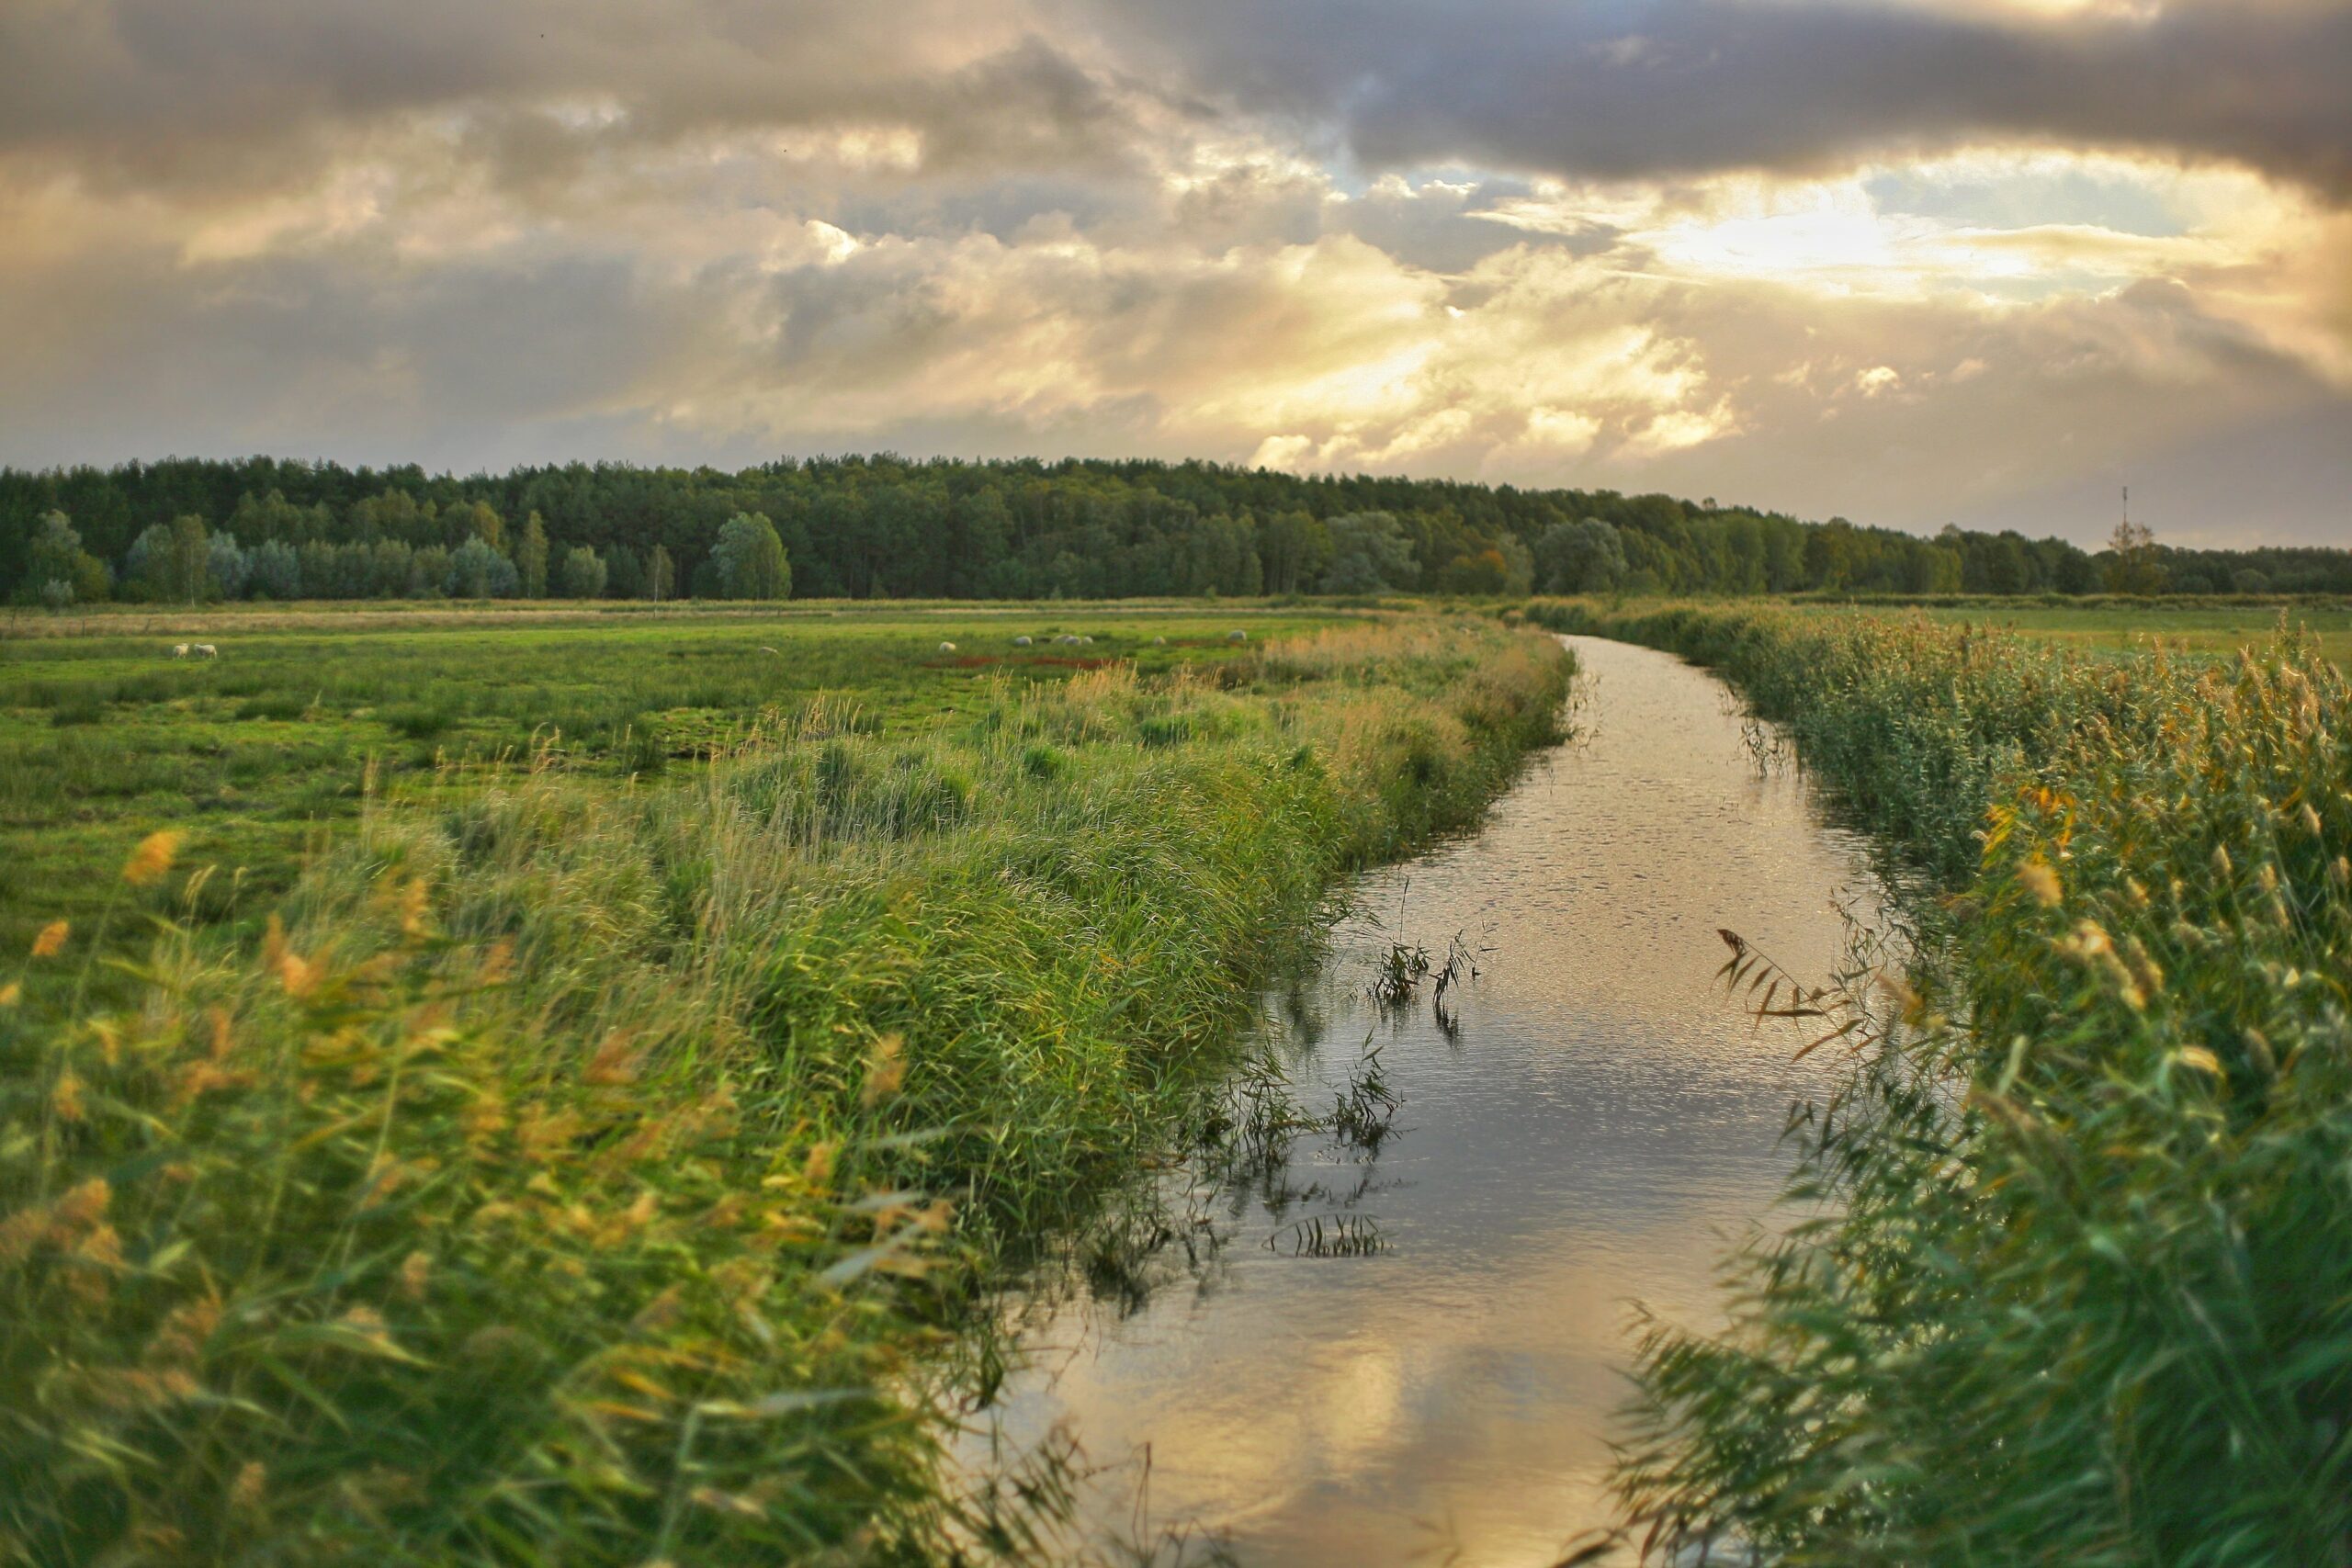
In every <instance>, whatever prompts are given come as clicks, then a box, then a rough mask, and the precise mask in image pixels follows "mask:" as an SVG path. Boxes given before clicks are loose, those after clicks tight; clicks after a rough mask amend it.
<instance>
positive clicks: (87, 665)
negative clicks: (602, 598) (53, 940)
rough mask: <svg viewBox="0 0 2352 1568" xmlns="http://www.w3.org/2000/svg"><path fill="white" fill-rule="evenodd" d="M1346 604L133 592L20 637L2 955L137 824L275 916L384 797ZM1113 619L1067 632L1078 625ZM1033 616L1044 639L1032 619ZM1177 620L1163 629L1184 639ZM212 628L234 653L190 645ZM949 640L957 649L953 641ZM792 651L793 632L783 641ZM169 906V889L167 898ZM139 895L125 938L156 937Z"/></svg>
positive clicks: (232, 910)
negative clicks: (341, 598) (1214, 607)
mask: <svg viewBox="0 0 2352 1568" xmlns="http://www.w3.org/2000/svg"><path fill="white" fill-rule="evenodd" d="M1333 618H1334V617H1333V616H1332V615H1330V614H1329V613H1324V614H1297V613H1283V612H1275V613H1266V612H1262V611H1250V610H1237V611H1224V612H1213V613H1204V611H1203V610H1202V609H1201V608H1200V607H1199V606H1198V605H1192V606H1188V607H1185V608H1183V609H1182V610H1174V609H1165V608H1153V607H1149V606H1122V607H1119V608H1116V609H1093V608H1089V609H1082V610H1069V609H1066V608H1064V607H1062V606H1058V605H1055V606H1045V605H1036V606H1002V607H999V606H986V607H982V606H974V605H969V604H966V605H958V606H951V607H943V608H939V609H922V608H916V609H911V610H910V609H906V608H902V607H898V606H893V607H892V609H890V610H889V611H888V612H882V613H865V612H856V611H852V612H842V611H840V610H831V611H823V610H820V611H817V612H814V613H809V612H804V611H795V612H794V613H791V614H786V615H779V614H776V613H774V612H770V613H765V614H745V613H742V612H740V611H738V612H733V613H728V612H719V611H713V610H708V609H700V610H695V611H688V612H684V613H680V612H675V611H672V612H665V613H662V614H659V615H656V614H650V613H640V614H627V615H595V614H593V613H591V614H586V615H583V614H582V613H580V612H577V611H566V610H563V609H561V608H560V607H557V608H554V609H552V610H542V611H536V612H535V611H528V610H525V611H511V610H482V611H470V612H469V611H467V610H463V609H453V608H449V607H446V606H445V607H442V608H440V609H439V610H437V611H435V612H424V611H415V610H395V611H393V612H391V613H389V614H388V613H384V612H382V611H380V610H379V609H376V608H373V607H370V606H365V605H355V606H351V607H348V608H338V607H333V606H314V607H302V606H293V607H288V608H285V609H278V610H272V609H269V608H268V607H255V608H239V609H234V610H227V611H223V610H220V609H217V608H216V609H208V610H202V611H195V612H178V613H173V612H163V613H147V612H118V613H115V614H111V615H96V616H91V617H88V618H86V620H78V619H75V618H66V619H64V621H63V622H62V625H63V626H78V627H80V628H81V635H73V634H72V633H71V632H68V633H66V635H55V634H56V633H57V632H58V630H59V629H60V624H61V623H60V622H56V621H49V620H46V619H44V618H42V617H29V616H28V617H26V618H25V619H24V620H23V621H21V622H19V623H17V626H18V628H19V629H29V630H37V631H38V633H39V634H40V635H32V636H17V637H6V638H0V757H5V758H6V765H5V766H0V863H5V864H6V866H7V868H8V871H7V874H6V876H5V877H0V952H6V953H21V952H22V951H24V948H25V945H26V944H27V943H28V942H30V940H31V938H32V935H33V933H34V932H35V931H37V930H38V929H39V928H40V926H41V925H42V924H43V923H45V922H47V921H49V920H51V919H58V918H61V917H62V918H65V919H71V920H72V921H73V922H74V926H75V928H76V929H77V930H80V931H87V930H89V929H91V926H92V924H93V923H94V922H95V921H96V919H98V918H99V917H100V915H101V912H102V911H103V910H104V908H106V906H107V901H108V900H109V899H112V898H114V897H117V896H118V894H117V890H118V889H119V887H120V883H119V881H118V880H117V878H116V877H115V875H114V872H115V869H116V866H117V864H118V863H119V861H120V859H121V857H122V855H123V853H124V852H125V849H126V848H127V847H128V846H129V845H130V844H131V843H133V842H135V841H136V840H138V839H139V838H140V836H141V835H142V834H144V833H147V832H150V831H152V830H153V829H158V828H172V829H179V830H181V831H184V832H185V833H187V842H186V844H185V846H184V847H183V851H182V859H183V863H193V864H198V865H202V864H210V865H215V866H218V867H219V871H218V873H217V874H215V875H214V876H212V877H211V878H209V880H208V881H206V882H205V883H203V884H202V885H201V887H200V889H199V892H198V897H197V900H196V905H195V908H193V909H188V910H185V911H174V912H175V913H187V914H192V915H194V916H195V917H196V918H197V919H199V920H200V921H218V920H221V919H243V918H249V917H257V916H258V915H259V914H260V913H262V912H265V911H266V908H268V906H269V903H270V902H271V901H272V900H273V898H274V897H275V895H277V894H278V893H281V892H283V891H284V890H285V888H286V887H288V886H290V885H291V883H292V881H293V878H294V876H295V874H296V873H297V872H298V871H299V870H300V865H301V863H302V861H303V858H304V852H305V847H306V845H307V844H308V843H309V842H310V841H311V840H313V839H314V838H315V837H316V836H317V835H319V834H320V833H322V831H323V830H325V829H330V828H332V827H333V826H334V825H335V824H337V823H340V822H345V821H347V820H349V819H350V818H353V817H355V816H356V813H357V812H358V809H359V807H360V803H361V800H362V797H363V792H364V790H365V789H366V787H367V779H368V771H369V769H370V767H371V766H372V767H373V769H374V771H375V787H376V789H377V790H378V792H379V795H381V796H382V797H385V798H389V799H394V800H404V799H416V798H422V797H426V796H430V795H434V794H435V793H447V792H453V791H455V792H462V791H465V790H467V789H469V788H470V787H472V784H474V782H475V781H477V780H479V779H480V778H481V777H482V776H484V775H485V773H486V772H487V771H488V770H490V769H491V768H492V767H495V766H498V765H501V763H502V762H503V763H504V764H505V765H510V766H511V765H516V764H521V763H526V762H528V761H530V760H531V759H532V758H533V757H534V756H544V757H545V758H547V759H548V760H549V761H552V762H553V763H554V764H555V765H557V766H560V767H561V768H563V769H565V770H567V771H569V772H572V773H584V774H587V775H590V776H601V777H607V778H611V779H614V780H619V779H622V778H625V777H627V776H628V775H630V774H638V775H650V774H653V773H660V772H662V771H663V770H664V769H668V768H672V767H674V766H675V765H676V763H677V760H678V759H679V758H682V757H691V756H693V755H695V754H696V753H698V752H702V751H707V750H708V749H709V748H710V747H711V746H713V745H714V744H724V743H725V742H727V741H728V740H729V739H734V738H738V737H741V736H742V735H744V734H745V733H746V732H747V731H748V730H749V728H750V727H751V726H752V724H753V723H754V722H755V721H757V720H758V719H759V718H760V717H761V716H762V715H763V713H778V714H781V715H782V716H786V717H789V716H790V715H791V714H792V713H793V712H794V711H795V710H796V709H797V708H798V707H800V706H802V705H806V704H807V703H808V702H809V701H810V700H811V699H812V698H815V697H818V696H820V694H823V695H829V696H832V697H838V698H841V699H842V700H844V701H846V702H847V703H849V704H851V705H854V706H855V707H856V708H857V710H858V711H859V714H860V718H859V723H860V725H861V727H869V726H870V727H872V728H874V729H876V731H878V732H883V733H890V732H896V731H899V730H910V729H913V728H919V727H923V726H926V725H928V724H929V723H930V722H931V721H933V720H935V719H937V718H939V717H941V716H945V715H953V714H955V713H957V712H959V711H963V710H965V709H967V708H968V707H970V706H971V705H974V704H976V703H977V702H978V701H981V700H983V699H984V695H985V690H986V687H987V686H988V684H989V682H991V681H993V680H995V679H997V678H998V677H1000V676H1003V675H1012V676H1014V677H1017V678H1020V679H1023V680H1056V679H1059V678H1061V677H1064V676H1067V675H1069V673H1071V672H1073V671H1077V670H1080V669H1083V668H1085V667H1087V666H1088V665H1090V664H1093V663H1097V662H1100V661H1103V660H1126V659H1133V660H1135V661H1136V664H1137V666H1138V668H1139V669H1140V670H1141V671H1144V672H1146V673H1149V672H1153V671H1160V670H1164V669H1166V668H1168V667H1170V666H1172V665H1174V664H1177V663H1180V662H1187V661H1193V660H1217V659H1224V658H1227V657H1229V656H1230V655H1231V653H1232V651H1233V649H1232V646H1231V645H1230V644H1229V643H1228V642H1227V635H1228V634H1229V633H1230V632H1232V631H1234V630H1237V629H1241V628H1245V627H1246V628H1247V629H1248V631H1249V634H1250V637H1251V639H1253V640H1258V639H1262V638H1264V637H1270V636H1278V635H1280V634H1282V633H1283V632H1286V631H1294V630H1297V629H1299V628H1301V627H1304V626H1313V625H1317V624H1323V623H1327V622H1329V620H1331V619H1333ZM1065 631H1067V632H1069V633H1071V634H1074V635H1083V636H1089V637H1093V638H1094V639H1095V640H1094V641H1093V642H1092V643H1091V644H1090V645H1086V646H1083V647H1076V648H1072V647H1056V646H1054V645H1053V643H1052V641H1051V639H1052V637H1054V636H1055V635H1057V634H1058V633H1062V632H1065ZM1024 634H1025V635H1028V636H1031V637H1034V638H1035V646H1033V647H1030V648H1027V649H1021V648H1015V647H1014V646H1013V645H1012V638H1013V637H1016V636H1019V635H1024ZM1156 637H1165V638H1167V639H1168V640H1167V645H1166V646H1164V647H1160V646H1155V645H1154V641H1153V639H1154V638H1156ZM190 638H194V639H200V640H208V641H211V642H213V643H215V644H216V645H218V646H219V648H220V657H219V658H218V659H214V660H203V659H187V660H178V659H174V658H171V657H170V656H169V649H170V646H171V644H172V643H173V642H176V641H180V640H187V639H190ZM943 641H949V642H954V643H956V645H957V650H956V653H954V654H952V655H943V654H942V653H940V652H939V651H938V649H939V644H940V643H941V642H943ZM763 649H775V652H773V653H770V652H765V651H763ZM149 912H151V913H159V914H160V913H163V912H164V909H163V908H162V907H161V906H158V907H156V908H153V910H151V911H149ZM133 913H134V912H133V911H130V910H127V909H125V910H119V911H118V913H117V918H116V919H115V921H114V925H115V928H116V936H117V939H118V940H117V942H115V943H113V944H111V945H113V946H115V947H116V949H117V950H118V951H129V950H130V947H131V946H132V945H133V944H135V943H136V944H143V942H144V932H143V922H141V921H139V920H138V919H135V918H133V919H125V918H123V917H124V916H125V915H130V914H133Z"/></svg>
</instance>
